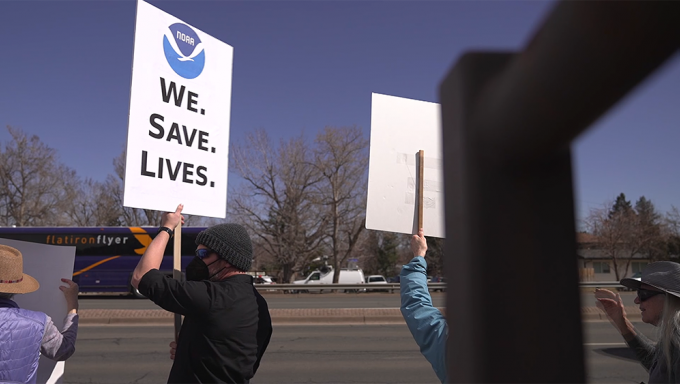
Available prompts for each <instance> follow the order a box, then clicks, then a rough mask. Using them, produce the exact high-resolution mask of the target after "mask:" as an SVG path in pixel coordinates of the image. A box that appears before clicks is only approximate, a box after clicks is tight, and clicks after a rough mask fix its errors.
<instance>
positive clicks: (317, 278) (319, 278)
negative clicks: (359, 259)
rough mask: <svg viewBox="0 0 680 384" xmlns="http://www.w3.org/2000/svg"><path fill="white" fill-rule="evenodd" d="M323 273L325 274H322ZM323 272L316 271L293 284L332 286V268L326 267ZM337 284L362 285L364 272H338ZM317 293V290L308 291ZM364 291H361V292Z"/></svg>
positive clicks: (354, 270)
mask: <svg viewBox="0 0 680 384" xmlns="http://www.w3.org/2000/svg"><path fill="white" fill-rule="evenodd" d="M324 272H325V273H324ZM324 272H322V271H319V270H316V271H314V272H312V273H310V274H309V276H307V277H306V278H304V279H302V280H295V281H294V282H293V283H294V284H333V268H331V267H328V268H327V269H326V270H325V271H324ZM338 284H364V272H363V271H362V270H361V269H346V268H343V269H341V270H340V276H339V277H338ZM310 291H315V292H318V291H319V290H318V289H317V290H310ZM361 291H362V292H363V291H364V290H363V289H362V290H361Z"/></svg>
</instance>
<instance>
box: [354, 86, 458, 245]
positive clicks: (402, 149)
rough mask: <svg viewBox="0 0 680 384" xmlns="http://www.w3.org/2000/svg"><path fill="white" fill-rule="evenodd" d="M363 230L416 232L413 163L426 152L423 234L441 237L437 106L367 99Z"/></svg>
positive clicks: (379, 97)
mask: <svg viewBox="0 0 680 384" xmlns="http://www.w3.org/2000/svg"><path fill="white" fill-rule="evenodd" d="M372 96H373V97H372V105H371V147H370V159H369V165H368V197H367V202H366V228H368V229H375V230H380V231H388V232H398V233H407V234H413V233H416V231H417V226H418V225H417V221H418V218H417V214H418V211H417V210H418V204H417V203H416V187H417V179H416V177H417V173H416V158H417V156H418V151H420V150H424V151H425V159H424V162H423V164H424V171H423V173H424V177H423V207H424V210H423V228H424V229H425V235H426V236H433V237H441V238H443V237H444V236H445V229H444V174H443V156H442V150H441V121H440V120H441V117H440V107H439V104H436V103H428V102H425V101H417V100H410V99H404V98H401V97H394V96H387V95H380V94H377V93H374V94H373V95H372Z"/></svg>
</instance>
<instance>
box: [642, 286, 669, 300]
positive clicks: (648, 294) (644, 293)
mask: <svg viewBox="0 0 680 384" xmlns="http://www.w3.org/2000/svg"><path fill="white" fill-rule="evenodd" d="M662 294H665V292H661V291H652V290H651V289H643V288H640V289H638V290H637V295H638V298H639V299H640V302H643V301H647V300H649V299H650V298H652V297H654V296H656V295H662Z"/></svg>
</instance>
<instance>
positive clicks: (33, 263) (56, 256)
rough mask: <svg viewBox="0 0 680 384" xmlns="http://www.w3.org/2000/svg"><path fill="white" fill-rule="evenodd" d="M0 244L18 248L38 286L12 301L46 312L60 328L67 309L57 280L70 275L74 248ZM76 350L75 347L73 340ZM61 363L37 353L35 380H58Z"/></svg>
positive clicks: (6, 241) (13, 242)
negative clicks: (38, 355)
mask: <svg viewBox="0 0 680 384" xmlns="http://www.w3.org/2000/svg"><path fill="white" fill-rule="evenodd" d="M0 244H2V245H8V246H10V247H13V248H16V249H18V250H19V252H21V255H22V256H23V261H24V273H26V274H28V275H30V276H32V277H33V278H34V279H36V280H38V283H40V288H39V289H38V290H37V291H35V292H31V293H25V294H17V295H15V296H14V299H13V300H14V301H15V302H16V303H17V304H18V305H19V307H20V308H24V309H30V310H31V311H39V312H44V313H46V314H47V315H48V316H49V317H51V318H52V322H53V323H54V325H55V326H56V327H57V328H58V329H59V330H61V329H62V327H63V326H64V318H65V317H66V312H67V311H66V298H65V297H64V293H63V292H62V291H61V290H60V289H59V287H60V286H62V285H64V286H65V285H66V284H65V283H62V282H61V278H62V277H64V278H67V279H72V278H73V262H74V261H75V257H76V247H68V246H55V245H45V244H36V243H29V242H25V241H18V240H10V239H3V238H0ZM76 349H78V341H77V340H76ZM64 363H65V362H63V361H59V362H57V361H54V360H50V359H48V358H46V357H45V356H40V362H39V365H38V373H37V382H38V383H47V384H52V383H61V377H62V375H63V374H64V367H65V364H64Z"/></svg>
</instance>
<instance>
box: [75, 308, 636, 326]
mask: <svg viewBox="0 0 680 384" xmlns="http://www.w3.org/2000/svg"><path fill="white" fill-rule="evenodd" d="M439 310H440V311H441V312H442V313H444V308H439ZM626 313H627V314H628V319H629V320H631V321H640V311H639V309H638V308H637V307H626ZM78 314H79V316H78V317H79V323H80V324H82V325H166V324H167V325H172V324H174V315H173V314H172V313H170V312H167V311H165V310H163V309H83V310H80V311H78ZM269 314H270V315H271V317H272V324H274V325H313V324H317V325H319V324H326V325H332V324H344V325H378V324H405V322H404V318H403V317H402V316H401V311H400V310H399V308H305V309H270V310H269ZM581 317H582V319H583V321H608V320H607V316H606V315H605V314H604V312H602V311H601V310H600V309H598V308H596V307H583V308H581Z"/></svg>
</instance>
